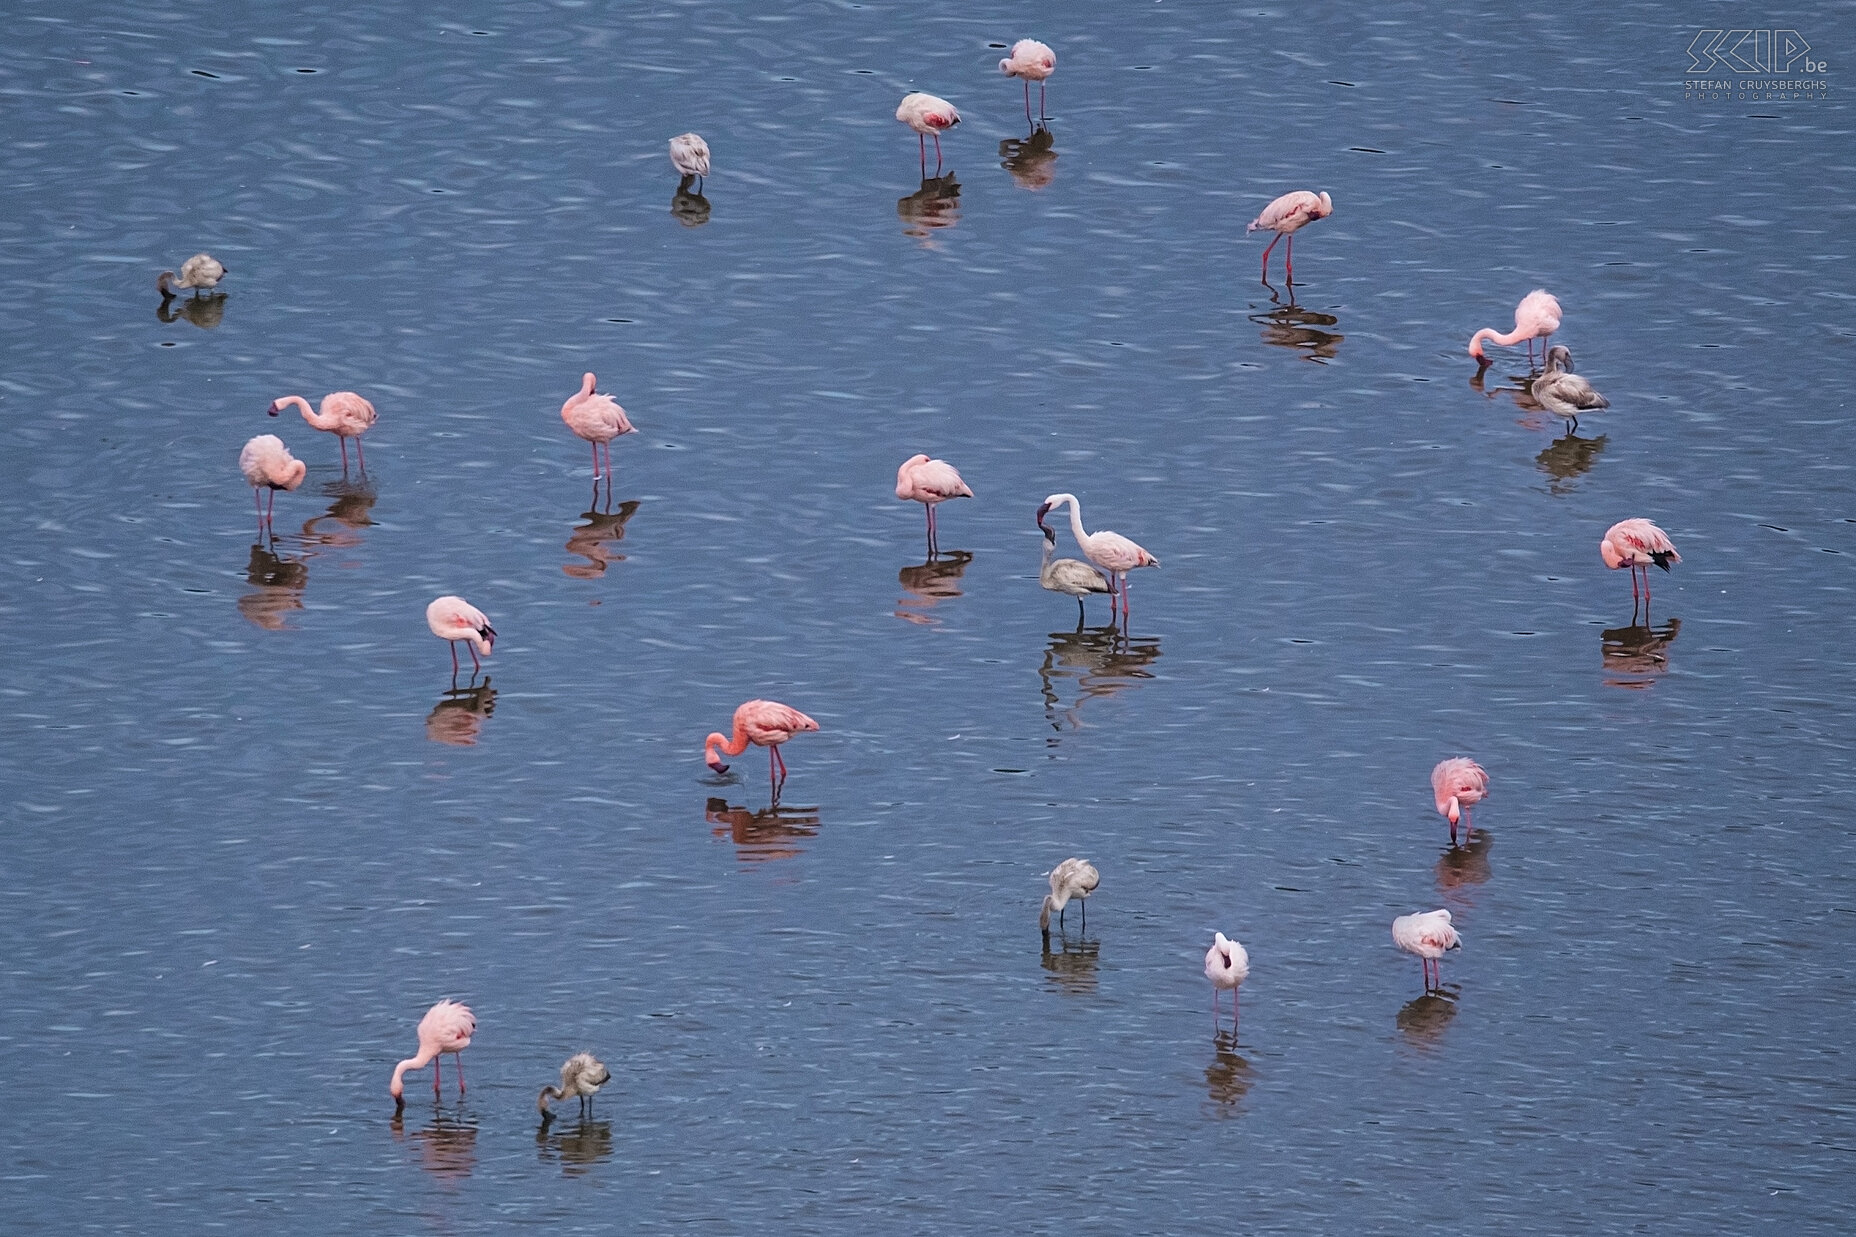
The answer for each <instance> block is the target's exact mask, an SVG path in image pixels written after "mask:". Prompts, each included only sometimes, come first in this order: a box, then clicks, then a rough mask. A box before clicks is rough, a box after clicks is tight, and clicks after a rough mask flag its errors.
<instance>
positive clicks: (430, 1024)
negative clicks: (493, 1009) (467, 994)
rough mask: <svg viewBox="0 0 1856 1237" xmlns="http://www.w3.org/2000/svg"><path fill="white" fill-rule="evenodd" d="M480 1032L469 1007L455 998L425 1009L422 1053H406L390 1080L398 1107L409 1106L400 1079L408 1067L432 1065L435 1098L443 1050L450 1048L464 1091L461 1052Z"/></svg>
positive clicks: (389, 1090) (460, 1091) (421, 1022)
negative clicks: (472, 1037) (414, 1054)
mask: <svg viewBox="0 0 1856 1237" xmlns="http://www.w3.org/2000/svg"><path fill="white" fill-rule="evenodd" d="M476 1033H477V1018H476V1016H475V1015H474V1014H472V1013H471V1012H470V1007H469V1006H467V1005H460V1004H458V1003H457V1002H456V1001H451V1000H445V1001H440V1002H439V1003H438V1004H436V1005H434V1006H432V1008H430V1009H428V1010H426V1011H425V1017H423V1018H421V1019H419V1055H418V1056H416V1057H407V1058H406V1059H405V1060H404V1061H401V1062H400V1063H399V1064H398V1065H396V1066H394V1067H393V1081H392V1082H391V1083H389V1084H387V1093H388V1094H389V1095H391V1096H392V1097H393V1107H394V1108H395V1110H398V1109H401V1108H404V1107H406V1095H405V1090H404V1088H403V1086H402V1085H401V1082H400V1080H401V1079H402V1078H404V1077H405V1075H406V1071H407V1070H409V1069H424V1068H425V1067H426V1066H427V1065H430V1066H431V1067H432V1095H433V1097H434V1098H436V1097H437V1096H438V1095H439V1094H440V1092H439V1089H438V1075H439V1073H440V1066H439V1062H438V1057H439V1054H440V1053H445V1052H448V1053H450V1054H451V1055H452V1057H453V1058H454V1059H455V1060H456V1062H457V1067H458V1094H459V1095H463V1094H464V1058H463V1057H462V1056H461V1055H460V1054H461V1053H462V1052H463V1051H464V1050H465V1049H466V1048H468V1047H470V1037H471V1036H473V1035H475V1034H476Z"/></svg>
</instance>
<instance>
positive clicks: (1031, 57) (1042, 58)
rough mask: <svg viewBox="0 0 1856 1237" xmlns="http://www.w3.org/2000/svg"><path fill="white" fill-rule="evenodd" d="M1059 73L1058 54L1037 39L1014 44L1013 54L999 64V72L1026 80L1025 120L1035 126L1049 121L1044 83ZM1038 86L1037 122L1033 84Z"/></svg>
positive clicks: (1021, 40)
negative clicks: (1033, 107) (1034, 112)
mask: <svg viewBox="0 0 1856 1237" xmlns="http://www.w3.org/2000/svg"><path fill="white" fill-rule="evenodd" d="M1056 71H1057V53H1056V52H1054V51H1052V50H1051V49H1050V47H1049V46H1048V45H1047V44H1044V43H1040V42H1038V41H1037V40H1036V39H1020V40H1018V42H1016V43H1014V44H1012V54H1011V55H1009V56H1007V57H1006V58H1005V59H1003V60H1001V61H1000V62H999V72H1001V73H1003V74H1005V75H1006V76H1007V77H1022V78H1024V79H1025V119H1026V120H1031V123H1032V124H1033V125H1034V126H1035V125H1036V124H1037V123H1038V121H1041V120H1049V119H1050V117H1048V116H1046V115H1045V114H1044V82H1045V80H1046V79H1047V78H1049V77H1050V75H1051V74H1052V73H1055V72H1056ZM1032 82H1036V83H1037V84H1038V115H1037V120H1032V119H1031V83H1032Z"/></svg>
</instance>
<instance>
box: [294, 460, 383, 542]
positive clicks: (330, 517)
mask: <svg viewBox="0 0 1856 1237" xmlns="http://www.w3.org/2000/svg"><path fill="white" fill-rule="evenodd" d="M322 496H323V497H324V498H332V499H334V500H335V501H334V502H333V503H331V504H330V505H329V509H328V510H327V511H325V512H323V513H322V514H321V515H319V516H316V517H314V518H313V519H310V520H307V521H305V522H304V524H303V537H302V540H303V544H304V545H305V546H313V547H315V548H316V549H335V550H350V549H353V548H355V547H356V546H359V545H362V544H363V543H365V542H366V540H367V539H366V538H365V537H363V536H362V535H361V531H360V530H362V529H364V528H372V527H373V526H374V521H373V518H372V517H371V516H370V515H369V514H368V513H369V512H371V511H372V510H373V509H374V503H375V501H376V499H377V495H376V494H375V492H374V483H373V482H372V481H370V480H368V478H367V474H365V473H362V474H360V476H359V477H358V478H356V479H353V480H351V479H349V478H348V477H343V478H342V479H341V480H339V481H328V482H324V483H323V486H322Z"/></svg>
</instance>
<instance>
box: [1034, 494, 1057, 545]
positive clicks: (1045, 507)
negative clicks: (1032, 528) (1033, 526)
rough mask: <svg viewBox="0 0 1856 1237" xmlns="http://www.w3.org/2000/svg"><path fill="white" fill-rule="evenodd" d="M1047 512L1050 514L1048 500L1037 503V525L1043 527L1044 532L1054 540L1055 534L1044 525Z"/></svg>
mask: <svg viewBox="0 0 1856 1237" xmlns="http://www.w3.org/2000/svg"><path fill="white" fill-rule="evenodd" d="M1049 514H1050V503H1049V502H1044V503H1040V504H1039V505H1038V527H1039V528H1043V529H1044V531H1045V533H1046V534H1049V535H1050V538H1051V540H1053V541H1055V540H1056V534H1054V533H1051V531H1050V529H1048V528H1045V527H1044V517H1045V516H1047V515H1049Z"/></svg>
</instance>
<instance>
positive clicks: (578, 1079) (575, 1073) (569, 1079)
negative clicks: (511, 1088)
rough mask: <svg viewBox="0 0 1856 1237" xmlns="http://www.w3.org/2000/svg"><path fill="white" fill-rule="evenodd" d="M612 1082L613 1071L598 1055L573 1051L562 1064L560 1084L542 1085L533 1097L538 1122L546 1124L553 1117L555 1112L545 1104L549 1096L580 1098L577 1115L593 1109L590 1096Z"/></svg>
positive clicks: (562, 1098)
mask: <svg viewBox="0 0 1856 1237" xmlns="http://www.w3.org/2000/svg"><path fill="white" fill-rule="evenodd" d="M611 1081H612V1071H611V1070H609V1069H607V1068H606V1067H605V1065H603V1064H602V1063H601V1062H600V1059H599V1058H598V1057H596V1056H594V1055H593V1054H592V1053H590V1052H576V1053H574V1055H573V1056H571V1057H568V1058H567V1061H566V1063H565V1064H563V1065H562V1066H561V1085H560V1086H558V1087H557V1086H554V1085H552V1084H550V1085H548V1086H545V1087H543V1088H542V1089H541V1094H540V1095H537V1096H536V1097H535V1107H537V1108H539V1109H541V1123H542V1124H543V1125H546V1124H547V1123H548V1122H549V1121H551V1120H553V1119H554V1111H553V1110H552V1109H550V1108H549V1107H548V1100H549V1099H551V1098H552V1099H557V1100H564V1099H567V1098H569V1097H570V1096H576V1095H577V1096H579V1097H580V1115H581V1116H586V1115H588V1114H589V1113H590V1112H591V1111H592V1107H593V1097H594V1096H595V1095H596V1094H598V1093H599V1089H600V1088H601V1087H603V1086H605V1085H606V1084H607V1083H609V1082H611Z"/></svg>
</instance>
